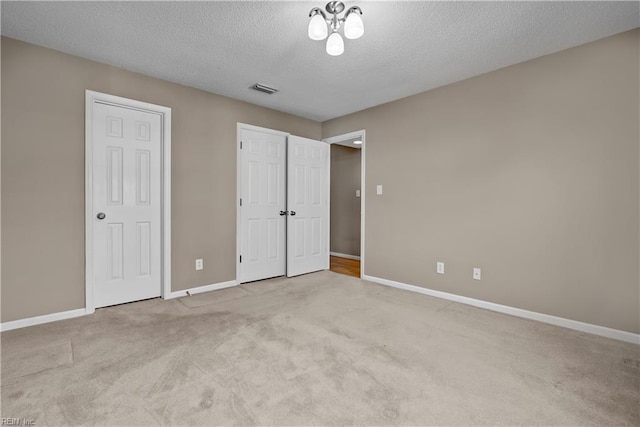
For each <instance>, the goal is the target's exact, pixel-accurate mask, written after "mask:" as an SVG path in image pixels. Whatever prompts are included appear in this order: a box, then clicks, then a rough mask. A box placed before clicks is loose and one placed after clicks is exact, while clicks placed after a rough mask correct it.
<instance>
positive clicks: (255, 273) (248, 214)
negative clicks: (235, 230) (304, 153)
mask: <svg viewBox="0 0 640 427" xmlns="http://www.w3.org/2000/svg"><path fill="white" fill-rule="evenodd" d="M240 140H241V141H242V142H241V144H242V148H241V150H240V152H241V160H240V162H241V166H240V167H241V178H240V179H241V190H240V197H241V199H242V205H241V206H240V221H241V227H240V229H241V232H240V241H241V243H240V256H241V260H240V282H241V283H244V282H251V281H254V280H261V279H268V278H270V277H276V276H284V274H285V272H286V215H285V210H286V197H285V196H286V193H285V185H286V167H287V164H286V155H287V153H286V146H287V137H286V136H285V135H282V134H281V133H269V132H268V131H266V130H265V131H264V132H261V131H256V130H248V129H242V130H241V135H240Z"/></svg>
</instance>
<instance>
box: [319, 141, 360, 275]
mask: <svg viewBox="0 0 640 427" xmlns="http://www.w3.org/2000/svg"><path fill="white" fill-rule="evenodd" d="M366 133H367V132H366V130H365V129H362V130H357V131H353V132H349V133H345V134H342V135H336V136H332V137H330V138H324V139H323V141H324V142H326V143H328V144H329V145H331V144H335V143H338V142H342V141H346V140H349V139H354V138H358V137H359V138H361V140H362V146H361V147H360V148H359V150H360V278H362V277H364V275H365V273H364V264H365V259H364V243H365V233H364V230H365V227H364V224H365V206H366V203H365V198H366V193H367V192H366V188H367V187H366V185H365V184H366V173H365V172H366V166H365V165H366V156H365V150H366V149H367V140H366V138H367V137H366ZM329 156H331V151H329ZM329 165H331V159H329ZM330 206H331V169H329V212H331V207H330ZM327 230H328V233H329V235H328V236H327V239H328V241H329V254H331V215H329V227H327Z"/></svg>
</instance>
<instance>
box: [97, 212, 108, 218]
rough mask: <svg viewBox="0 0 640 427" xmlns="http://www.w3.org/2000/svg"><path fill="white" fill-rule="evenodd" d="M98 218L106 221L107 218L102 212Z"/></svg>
mask: <svg viewBox="0 0 640 427" xmlns="http://www.w3.org/2000/svg"><path fill="white" fill-rule="evenodd" d="M97 217H98V219H100V220H103V219H105V218H106V217H107V216H106V215H105V214H104V212H100V213H99V214H98V215H97Z"/></svg>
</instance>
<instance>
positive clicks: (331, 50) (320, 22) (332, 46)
mask: <svg viewBox="0 0 640 427" xmlns="http://www.w3.org/2000/svg"><path fill="white" fill-rule="evenodd" d="M325 9H326V11H327V12H329V13H330V14H331V15H333V16H332V17H330V18H327V15H326V14H325V13H324V12H323V11H322V9H320V8H319V7H314V8H313V9H311V12H309V18H311V20H310V21H309V38H310V39H311V40H324V39H327V53H328V54H329V55H332V56H338V55H342V53H343V52H344V40H342V36H341V35H340V33H339V32H338V29H339V28H340V26H341V25H342V24H344V36H345V37H346V38H348V39H359V38H360V37H362V35H363V34H364V24H363V23H362V18H361V17H360V15H362V9H360V8H359V7H358V6H353V7H351V8H349V10H347V13H345V14H344V17H342V18H339V17H338V14H340V13H342V11H343V10H344V3H342V2H341V1H331V2H329V3H327V5H326V6H325ZM329 28H330V29H331V35H329ZM327 36H329V38H327Z"/></svg>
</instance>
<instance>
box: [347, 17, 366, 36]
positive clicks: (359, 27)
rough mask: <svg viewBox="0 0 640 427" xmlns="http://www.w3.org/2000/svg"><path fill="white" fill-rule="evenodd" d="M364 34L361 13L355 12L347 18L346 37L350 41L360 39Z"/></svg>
mask: <svg viewBox="0 0 640 427" xmlns="http://www.w3.org/2000/svg"><path fill="white" fill-rule="evenodd" d="M363 34H364V23H363V22H362V18H361V17H360V13H358V12H356V11H354V12H351V13H350V14H349V16H347V20H346V21H345V22H344V36H345V37H346V38H348V39H359V38H360V37H362V35H363Z"/></svg>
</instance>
